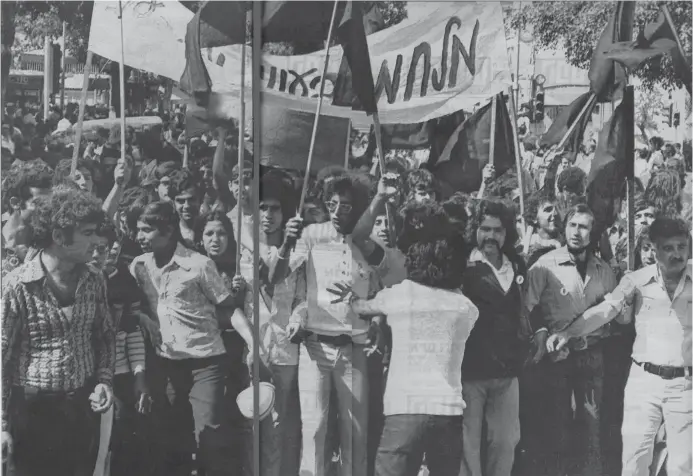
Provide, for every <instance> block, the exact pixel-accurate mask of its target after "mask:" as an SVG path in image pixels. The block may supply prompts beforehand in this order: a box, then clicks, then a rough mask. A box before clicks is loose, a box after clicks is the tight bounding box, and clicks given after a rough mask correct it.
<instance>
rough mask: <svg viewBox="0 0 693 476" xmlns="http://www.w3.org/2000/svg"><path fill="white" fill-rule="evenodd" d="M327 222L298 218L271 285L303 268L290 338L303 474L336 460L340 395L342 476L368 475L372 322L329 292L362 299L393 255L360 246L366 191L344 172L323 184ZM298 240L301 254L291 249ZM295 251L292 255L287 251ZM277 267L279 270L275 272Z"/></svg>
mask: <svg viewBox="0 0 693 476" xmlns="http://www.w3.org/2000/svg"><path fill="white" fill-rule="evenodd" d="M322 196H323V197H324V199H325V207H326V208H327V210H328V212H329V218H330V219H329V221H328V222H325V223H319V224H313V225H310V226H308V227H306V228H305V230H303V232H302V233H301V236H300V238H298V241H295V240H296V238H297V237H298V235H299V233H298V232H299V231H300V227H296V226H295V225H296V222H297V221H299V224H300V220H299V219H294V220H293V221H291V222H290V225H291V226H288V225H289V224H287V227H286V236H287V238H289V239H286V240H284V243H283V244H282V246H281V248H280V250H279V253H278V258H279V260H278V262H277V265H276V267H275V268H274V270H270V276H272V278H273V279H272V281H273V282H280V281H281V280H282V279H283V278H284V277H285V276H287V275H289V273H291V272H293V271H294V270H297V269H298V270H299V272H301V273H305V276H306V285H307V296H306V302H305V303H303V304H301V305H299V306H298V307H297V308H296V309H295V310H294V313H293V315H292V320H291V322H290V324H289V326H288V331H289V336H290V338H291V339H292V340H296V339H295V338H296V337H297V336H299V335H300V334H299V333H300V332H302V333H303V335H304V336H305V338H304V339H303V342H302V344H301V348H302V349H301V352H300V353H299V373H298V378H299V392H300V395H301V402H302V405H301V412H302V420H303V452H302V453H303V460H302V462H301V474H306V475H313V476H318V475H324V474H327V473H328V467H329V465H330V461H329V459H327V458H326V451H325V450H326V446H325V445H326V432H327V426H328V415H329V413H330V412H329V402H330V394H331V392H332V391H335V392H336V396H337V399H336V400H337V404H338V413H339V440H340V443H339V446H340V450H341V469H340V474H341V475H342V476H351V475H353V474H360V475H366V474H367V456H366V453H367V429H368V376H367V355H366V343H367V339H368V330H369V322H368V321H366V320H362V319H359V316H358V315H356V314H355V313H354V312H353V311H352V310H351V307H350V306H349V305H348V304H347V303H343V302H338V301H339V299H335V296H334V295H333V294H331V293H330V291H329V290H330V289H332V288H335V285H336V284H337V283H341V282H346V283H347V284H349V285H350V287H351V289H353V291H354V293H355V294H356V295H358V296H360V297H363V298H367V297H368V296H369V295H371V294H372V292H373V291H376V290H377V286H378V285H379V278H380V277H381V276H383V275H384V274H385V273H386V272H387V267H388V262H389V255H388V252H386V250H385V249H384V248H383V247H380V246H375V247H372V248H370V250H371V252H370V253H363V252H362V251H361V250H362V249H364V247H363V246H358V245H359V244H356V243H354V240H353V238H352V236H351V234H352V231H353V230H354V227H355V225H356V223H357V221H358V219H359V217H360V216H361V214H362V213H363V212H364V211H365V210H366V207H367V205H368V202H367V200H368V190H366V187H364V186H363V184H362V183H360V182H359V181H358V180H356V179H354V178H352V176H350V175H341V176H338V177H335V178H334V179H332V180H330V181H328V182H326V183H325V184H324V189H323V195H322ZM294 243H295V251H294V252H293V253H292V252H291V249H292V247H293V246H294ZM290 254H291V256H289V255H290ZM272 271H274V272H272Z"/></svg>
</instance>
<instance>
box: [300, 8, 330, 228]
mask: <svg viewBox="0 0 693 476" xmlns="http://www.w3.org/2000/svg"><path fill="white" fill-rule="evenodd" d="M338 3H339V0H335V2H334V7H333V8H332V17H331V18H330V28H329V30H328V31H327V41H326V42H325V64H324V65H323V68H322V76H321V81H320V96H319V97H318V107H317V109H316V111H315V120H314V121H313V133H312V134H311V136H310V147H309V148H308V163H307V164H306V173H305V176H304V177H303V187H302V188H301V199H300V200H299V202H298V210H297V214H298V216H300V215H301V210H303V204H304V203H305V201H306V192H307V191H308V181H309V179H310V167H311V165H312V163H313V152H314V149H315V137H316V136H317V134H318V121H319V120H320V111H321V109H322V99H323V94H324V92H325V76H327V66H328V65H329V62H330V44H331V42H332V29H333V27H334V19H335V16H337V4H338Z"/></svg>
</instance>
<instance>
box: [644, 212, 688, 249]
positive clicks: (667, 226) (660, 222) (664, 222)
mask: <svg viewBox="0 0 693 476" xmlns="http://www.w3.org/2000/svg"><path fill="white" fill-rule="evenodd" d="M649 237H650V241H651V242H652V243H657V240H660V239H667V238H674V237H686V238H689V237H690V231H689V229H688V225H686V222H685V221H683V219H681V218H679V217H676V218H672V217H659V218H656V219H655V221H654V222H652V224H651V225H650V230H649Z"/></svg>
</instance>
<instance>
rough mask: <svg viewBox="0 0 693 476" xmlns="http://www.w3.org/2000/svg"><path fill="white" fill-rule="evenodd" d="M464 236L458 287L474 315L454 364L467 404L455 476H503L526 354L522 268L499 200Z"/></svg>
mask: <svg viewBox="0 0 693 476" xmlns="http://www.w3.org/2000/svg"><path fill="white" fill-rule="evenodd" d="M472 238H473V240H474V242H475V244H476V245H475V247H474V249H473V250H472V252H471V254H470V255H469V263H468V265H467V271H466V272H465V274H464V276H463V287H462V289H463V291H464V293H465V295H466V296H467V297H468V298H469V299H471V301H472V302H473V303H474V305H475V306H476V307H477V308H478V309H479V320H478V321H477V323H476V325H475V326H474V329H473V330H472V332H471V335H470V336H469V339H468V340H467V346H466V350H465V354H464V362H463V364H462V383H463V384H462V392H463V396H464V401H465V403H466V404H467V407H466V409H465V412H464V422H463V426H464V436H463V438H462V442H463V448H464V450H463V455H464V456H463V471H462V474H465V475H469V476H481V475H482V474H486V475H488V476H510V471H511V469H512V467H513V460H514V455H515V446H516V445H517V443H518V442H519V440H520V417H519V413H520V391H519V383H518V376H519V375H520V371H521V370H522V366H523V364H524V362H525V360H526V358H527V355H528V352H529V346H528V341H529V328H528V326H527V325H523V322H522V315H521V308H522V293H523V292H524V288H523V286H522V284H523V282H524V277H525V275H526V268H525V264H524V262H523V260H522V258H521V257H520V256H519V255H518V254H517V253H516V251H515V247H514V243H515V241H516V240H517V230H516V228H515V216H514V213H513V211H512V210H511V209H510V208H508V207H507V206H505V205H504V204H503V203H502V202H499V201H488V200H485V201H482V202H481V203H480V204H479V207H478V208H477V211H476V216H475V217H474V226H473V233H472ZM523 337H524V338H523ZM484 425H486V428H487V436H486V440H485V442H484V439H483V437H482V429H483V427H484ZM483 446H485V448H482V447H483ZM482 455H485V458H484V457H483V456H482Z"/></svg>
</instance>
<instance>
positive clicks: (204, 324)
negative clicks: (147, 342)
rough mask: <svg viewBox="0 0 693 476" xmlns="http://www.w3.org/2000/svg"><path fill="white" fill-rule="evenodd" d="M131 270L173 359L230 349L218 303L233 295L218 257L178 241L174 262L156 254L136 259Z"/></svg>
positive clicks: (165, 351) (165, 349)
mask: <svg viewBox="0 0 693 476" xmlns="http://www.w3.org/2000/svg"><path fill="white" fill-rule="evenodd" d="M130 272H131V273H132V275H133V276H134V277H135V280H137V284H138V285H139V286H140V287H141V288H142V289H143V290H144V293H145V295H146V297H147V301H148V303H149V309H150V310H151V312H152V313H153V314H154V315H153V316H152V317H153V318H155V319H156V320H157V321H158V322H159V328H160V331H161V338H162V343H161V345H160V346H159V347H158V348H157V349H156V350H157V353H158V354H159V355H160V356H162V357H165V358H168V359H188V358H204V357H212V356H215V355H221V354H224V353H225V352H226V350H225V348H224V342H223V341H222V339H221V331H220V329H219V323H218V321H217V318H216V305H217V304H219V303H221V302H222V301H224V300H225V299H226V298H228V297H229V296H230V290H229V289H228V288H227V286H226V284H225V283H224V280H223V279H222V277H221V276H220V275H219V272H218V271H217V267H216V265H215V264H214V262H213V261H212V260H211V259H209V258H207V257H206V256H203V255H201V254H200V253H197V252H195V251H192V250H189V249H187V248H186V247H184V246H183V245H181V244H178V246H177V247H176V251H175V252H174V254H173V257H172V258H171V261H170V262H169V263H167V264H166V265H164V266H163V267H161V268H159V267H158V266H157V265H156V261H155V260H154V254H153V253H145V254H143V255H141V256H138V257H137V258H135V259H134V261H133V262H132V264H131V265H130Z"/></svg>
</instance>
